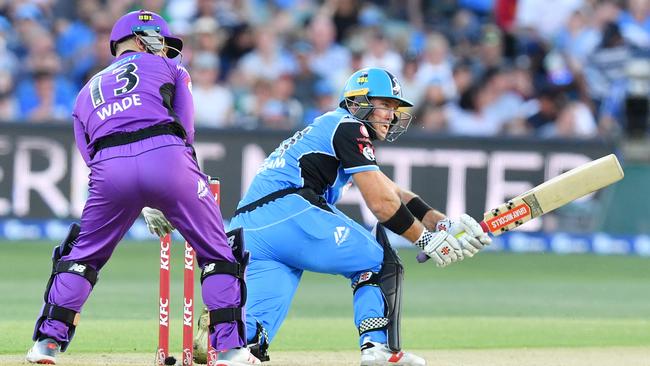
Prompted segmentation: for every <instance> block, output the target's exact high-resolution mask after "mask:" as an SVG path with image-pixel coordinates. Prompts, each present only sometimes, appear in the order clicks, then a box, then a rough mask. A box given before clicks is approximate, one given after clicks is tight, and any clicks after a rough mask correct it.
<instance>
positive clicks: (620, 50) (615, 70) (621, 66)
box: [585, 23, 632, 128]
mask: <svg viewBox="0 0 650 366" xmlns="http://www.w3.org/2000/svg"><path fill="white" fill-rule="evenodd" d="M631 55H632V51H631V49H630V46H629V45H627V44H626V43H625V40H624V39H623V35H622V34H621V32H620V29H619V27H618V25H617V24H616V23H608V24H607V25H606V26H605V29H604V31H603V36H602V41H601V43H600V45H599V46H598V48H597V49H596V50H595V51H594V53H593V54H592V55H591V56H589V58H588V60H587V65H586V66H585V78H586V80H587V83H588V88H589V93H590V95H591V97H592V98H593V99H594V101H595V104H596V105H597V107H598V114H599V115H600V117H601V118H608V120H610V121H612V120H613V121H621V120H622V118H623V110H622V108H623V100H624V98H625V93H626V88H627V76H626V74H625V65H626V62H627V60H629V59H630V56H631ZM610 127H611V128H615V126H610Z"/></svg>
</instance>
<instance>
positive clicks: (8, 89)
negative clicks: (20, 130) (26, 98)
mask: <svg viewBox="0 0 650 366" xmlns="http://www.w3.org/2000/svg"><path fill="white" fill-rule="evenodd" d="M18 117H19V114H18V101H17V100H16V97H15V96H14V80H13V77H12V75H11V73H10V72H9V70H7V69H0V122H8V121H11V122H15V121H16V120H17V119H18Z"/></svg>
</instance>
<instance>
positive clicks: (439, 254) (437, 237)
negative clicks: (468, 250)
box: [415, 230, 464, 267]
mask: <svg viewBox="0 0 650 366" xmlns="http://www.w3.org/2000/svg"><path fill="white" fill-rule="evenodd" d="M415 245H416V246H417V247H419V248H420V249H422V251H423V252H424V253H425V254H426V255H428V256H429V257H431V258H433V260H434V261H435V262H436V265H437V266H438V267H446V266H447V265H449V264H451V263H453V262H459V261H462V260H463V258H464V257H463V251H462V249H461V247H460V244H459V243H458V240H457V239H456V238H454V236H453V235H450V234H449V233H448V232H446V231H437V232H431V231H429V230H424V231H423V232H422V235H421V236H420V239H418V240H417V241H416V242H415Z"/></svg>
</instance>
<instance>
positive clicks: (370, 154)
mask: <svg viewBox="0 0 650 366" xmlns="http://www.w3.org/2000/svg"><path fill="white" fill-rule="evenodd" d="M361 154H363V156H365V157H366V159H368V160H370V161H375V150H374V149H373V148H372V147H371V146H368V145H365V146H364V147H363V149H361Z"/></svg>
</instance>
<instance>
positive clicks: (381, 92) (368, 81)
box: [339, 67, 413, 107]
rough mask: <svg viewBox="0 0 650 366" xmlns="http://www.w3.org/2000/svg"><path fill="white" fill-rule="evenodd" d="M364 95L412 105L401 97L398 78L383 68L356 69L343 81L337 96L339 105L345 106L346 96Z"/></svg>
mask: <svg viewBox="0 0 650 366" xmlns="http://www.w3.org/2000/svg"><path fill="white" fill-rule="evenodd" d="M358 96H366V97H367V98H391V99H396V100H398V101H399V102H400V107H412V106H413V103H411V102H409V101H408V100H406V99H404V98H403V97H402V86H401V85H400V83H399V80H397V78H396V77H395V76H394V75H393V74H391V73H390V72H388V71H387V70H385V69H381V68H378V67H367V68H365V69H361V70H358V71H357V72H355V73H354V74H352V76H350V78H349V79H348V81H346V82H345V87H344V88H343V92H342V93H341V96H340V98H339V106H341V107H345V100H346V99H348V98H353V97H358Z"/></svg>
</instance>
